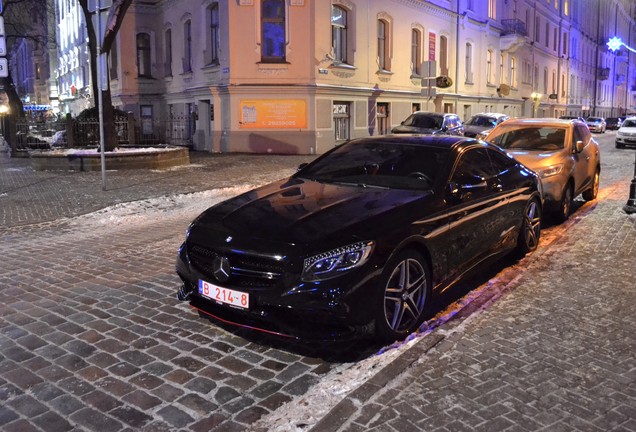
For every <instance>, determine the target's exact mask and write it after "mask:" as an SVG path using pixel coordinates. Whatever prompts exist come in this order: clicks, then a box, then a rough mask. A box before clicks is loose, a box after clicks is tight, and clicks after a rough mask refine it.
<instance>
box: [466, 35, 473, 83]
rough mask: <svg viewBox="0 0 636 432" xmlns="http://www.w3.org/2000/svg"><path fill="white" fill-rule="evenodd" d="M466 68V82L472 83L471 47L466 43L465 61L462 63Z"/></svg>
mask: <svg viewBox="0 0 636 432" xmlns="http://www.w3.org/2000/svg"><path fill="white" fill-rule="evenodd" d="M464 65H465V68H466V82H467V83H472V82H473V45H472V44H471V43H466V61H465V62H464Z"/></svg>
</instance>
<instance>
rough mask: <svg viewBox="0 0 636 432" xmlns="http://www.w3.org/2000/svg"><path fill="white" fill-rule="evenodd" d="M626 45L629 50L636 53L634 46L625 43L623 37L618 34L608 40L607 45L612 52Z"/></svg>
mask: <svg viewBox="0 0 636 432" xmlns="http://www.w3.org/2000/svg"><path fill="white" fill-rule="evenodd" d="M622 46H624V47H625V48H627V49H628V50H630V51H631V52H633V53H636V50H635V49H634V48H632V47H629V46H627V45H625V43H623V41H622V40H621V38H619V37H618V36H614V37H613V38H611V39H610V40H609V41H608V42H607V47H608V48H609V49H610V51H612V52H616V51H618V50H619V49H620V47H622Z"/></svg>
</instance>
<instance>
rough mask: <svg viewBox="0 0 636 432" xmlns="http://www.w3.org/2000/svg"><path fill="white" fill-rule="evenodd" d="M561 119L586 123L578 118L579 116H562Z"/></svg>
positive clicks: (581, 118)
mask: <svg viewBox="0 0 636 432" xmlns="http://www.w3.org/2000/svg"><path fill="white" fill-rule="evenodd" d="M559 119H561V120H580V121H582V122H583V123H585V119H584V118H583V117H578V116H561V117H559Z"/></svg>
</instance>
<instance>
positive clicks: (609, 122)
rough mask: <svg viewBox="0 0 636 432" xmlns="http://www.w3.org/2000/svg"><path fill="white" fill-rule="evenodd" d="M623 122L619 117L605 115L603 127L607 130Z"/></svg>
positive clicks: (617, 126)
mask: <svg viewBox="0 0 636 432" xmlns="http://www.w3.org/2000/svg"><path fill="white" fill-rule="evenodd" d="M622 124H623V119H622V118H621V117H607V118H606V119H605V127H606V129H607V130H617V129H618V128H620V127H621V125H622Z"/></svg>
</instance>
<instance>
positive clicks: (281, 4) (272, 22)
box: [261, 0, 286, 63]
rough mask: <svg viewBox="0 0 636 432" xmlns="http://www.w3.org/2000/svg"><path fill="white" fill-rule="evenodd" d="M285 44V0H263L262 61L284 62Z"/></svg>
mask: <svg viewBox="0 0 636 432" xmlns="http://www.w3.org/2000/svg"><path fill="white" fill-rule="evenodd" d="M285 46H286V35H285V0H262V2H261V61H262V62H264V63H284V62H285V61H286V60H285V59H286V51H285Z"/></svg>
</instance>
